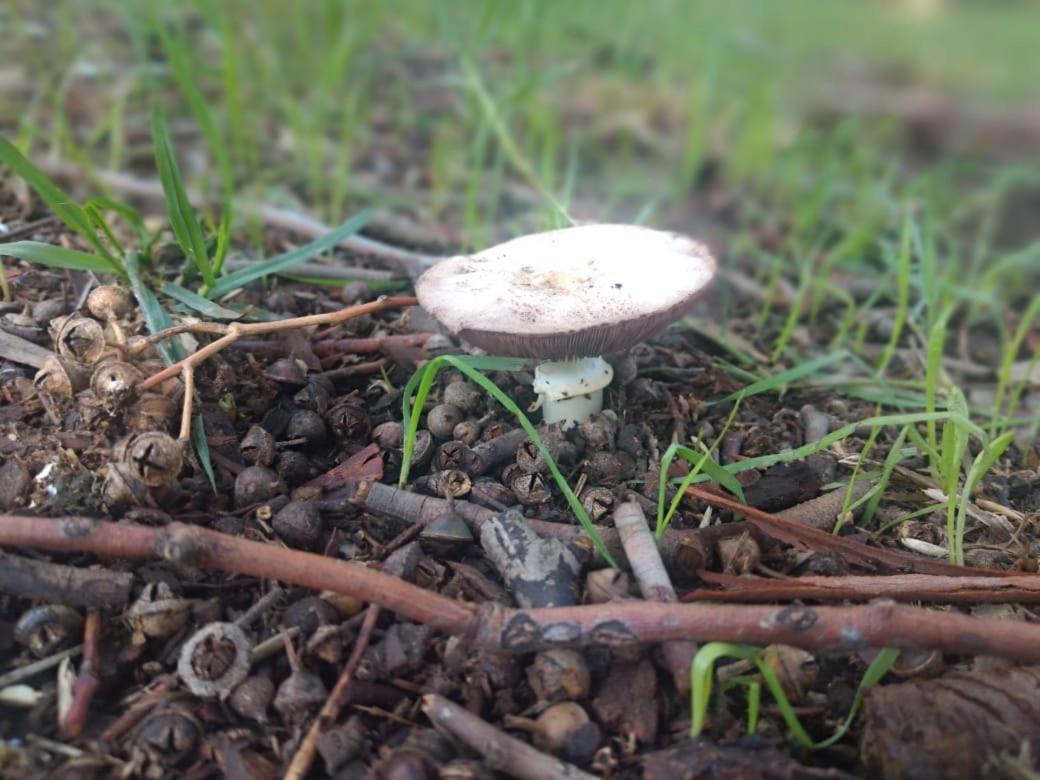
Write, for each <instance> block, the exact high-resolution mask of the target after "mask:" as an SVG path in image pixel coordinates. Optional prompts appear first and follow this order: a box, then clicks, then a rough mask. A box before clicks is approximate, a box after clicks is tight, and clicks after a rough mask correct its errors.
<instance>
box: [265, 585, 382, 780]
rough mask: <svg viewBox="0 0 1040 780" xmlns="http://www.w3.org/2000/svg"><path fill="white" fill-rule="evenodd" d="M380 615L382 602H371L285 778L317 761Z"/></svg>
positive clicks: (298, 775) (296, 776) (295, 779)
mask: <svg viewBox="0 0 1040 780" xmlns="http://www.w3.org/2000/svg"><path fill="white" fill-rule="evenodd" d="M378 619H379V607H378V605H376V604H369V605H368V610H367V611H366V612H365V620H364V622H363V623H362V624H361V630H360V631H359V632H358V638H357V640H356V641H355V642H354V648H353V650H351V652H350V658H348V659H347V663H346V664H345V665H344V667H343V671H342V672H341V673H340V675H339V679H338V680H336V685H335V686H334V687H333V689H332V692H331V693H329V697H328V698H327V699H326V700H325V704H324V705H323V706H322V708H321V712H319V713H318V717H317V718H315V719H314V723H312V724H311V727H310V729H309V730H308V731H307V735H306V736H305V737H304V738H303V741H301V742H300V747H299V748H297V750H296V755H295V756H293V760H292V763H291V764H289V768H288V769H287V770H286V772H285V776H284V780H303V778H304V777H306V776H307V772H309V771H310V768H311V763H312V762H313V761H314V752H315V751H316V750H317V747H318V737H320V736H321V734H322V732H323V731H326V730H327V729H328V728H329V726H331V725H332V724H333V723H335V722H336V719H337V718H338V717H339V713H340V710H342V709H343V705H344V704H345V703H346V701H347V694H348V693H349V692H350V683H351V682H352V681H353V679H354V672H355V671H356V670H357V667H358V664H360V663H361V657H362V656H363V655H364V654H365V650H366V649H367V648H368V644H369V642H370V641H371V640H372V631H373V630H374V629H375V627H376V620H378Z"/></svg>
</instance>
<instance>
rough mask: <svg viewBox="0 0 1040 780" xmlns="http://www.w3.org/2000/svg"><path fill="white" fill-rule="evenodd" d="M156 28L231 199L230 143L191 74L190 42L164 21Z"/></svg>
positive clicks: (225, 193)
mask: <svg viewBox="0 0 1040 780" xmlns="http://www.w3.org/2000/svg"><path fill="white" fill-rule="evenodd" d="M154 29H155V31H156V33H158V36H159V40H160V41H161V42H162V46H163V50H164V51H165V52H166V57H167V59H168V60H169V63H170V67H171V69H172V70H173V75H174V78H176V80H177V84H178V86H180V88H181V92H183V93H184V98H185V100H187V102H188V109H189V110H190V111H191V114H192V116H194V117H195V121H196V122H197V123H198V125H199V128H200V129H201V130H202V135H203V136H204V137H205V138H206V143H207V144H208V145H209V150H210V152H212V153H213V157H214V159H215V160H216V162H217V171H218V172H219V173H220V186H221V191H222V192H223V194H224V198H225V199H230V197H231V193H232V191H233V189H234V176H233V174H232V170H231V157H230V156H229V155H228V150H227V144H225V143H224V139H223V138H222V137H221V134H220V131H219V130H218V129H217V124H216V122H214V121H213V116H212V114H210V110H209V106H208V105H207V103H206V99H205V98H204V97H203V96H202V93H201V92H200V91H199V88H198V87H197V86H196V84H195V79H194V78H193V76H192V72H191V63H190V58H191V57H192V56H193V55H191V54H190V53H189V50H188V46H187V43H186V42H185V41H184V39H183V37H181V36H180V35H177V36H176V38H175V37H174V36H172V35H170V33H169V32H168V31H167V30H166V27H165V26H164V25H163V24H162V23H161V22H156V23H155V25H154Z"/></svg>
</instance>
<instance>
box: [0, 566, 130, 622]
mask: <svg viewBox="0 0 1040 780" xmlns="http://www.w3.org/2000/svg"><path fill="white" fill-rule="evenodd" d="M133 579H134V578H133V575H132V574H130V573H129V572H124V571H114V570H112V569H102V568H91V569H79V568H76V567H74V566H63V565H61V564H58V563H49V562H47V561H38V560H34V559H32V558H22V557H20V556H16V555H9V554H7V553H0V593H7V594H9V595H12V596H19V597H21V598H27V599H33V600H35V601H42V602H46V603H51V604H67V605H68V606H71V607H87V608H88V609H118V608H120V607H125V606H126V604H127V602H128V601H129V599H130V586H131V585H132V584H133Z"/></svg>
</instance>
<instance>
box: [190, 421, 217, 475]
mask: <svg viewBox="0 0 1040 780" xmlns="http://www.w3.org/2000/svg"><path fill="white" fill-rule="evenodd" d="M191 442H192V444H193V445H194V446H195V452H196V453H197V454H198V456H199V463H200V464H201V465H202V470H203V471H205V472H206V478H207V479H208V480H209V484H210V487H212V488H213V492H214V493H216V492H217V475H216V472H214V470H213V459H212V458H211V457H210V454H209V439H207V438H206V421H205V420H204V419H203V417H202V415H201V414H197V415H195V418H194V419H193V420H192V424H191Z"/></svg>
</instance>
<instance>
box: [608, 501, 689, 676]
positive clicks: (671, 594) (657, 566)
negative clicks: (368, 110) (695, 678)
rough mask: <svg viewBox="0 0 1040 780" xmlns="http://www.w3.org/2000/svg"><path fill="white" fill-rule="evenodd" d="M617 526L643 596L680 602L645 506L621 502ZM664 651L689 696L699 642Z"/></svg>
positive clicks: (676, 643)
mask: <svg viewBox="0 0 1040 780" xmlns="http://www.w3.org/2000/svg"><path fill="white" fill-rule="evenodd" d="M614 525H615V526H616V527H617V530H618V536H619V537H620V538H621V544H622V546H623V547H624V548H625V555H626V556H627V557H628V562H629V564H630V565H631V566H632V574H633V575H635V578H636V582H637V583H639V591H640V592H641V593H642V594H643V598H644V599H646V600H647V601H660V602H662V603H665V604H671V603H673V602H675V601H677V600H678V597H677V596H676V594H675V588H674V587H672V581H671V579H669V577H668V571H667V570H666V569H665V567H664V561H662V560H661V553H660V551H659V550H658V549H657V543H656V540H655V539H654V535H653V534H652V533H651V532H650V526H649V525H648V524H647V522H646V515H645V514H643V508H642V507H641V506H640V505H639V504H637V503H635V502H633V501H626V502H625V503H623V504H619V505H618V507H617V509H615V510H614ZM661 653H662V655H663V656H664V661H665V665H666V666H667V667H668V671H669V673H670V674H671V676H672V682H673V683H674V685H675V688H676V690H677V691H678V692H679V695H680V696H685V695H686V694H687V693H689V690H690V664H691V663H692V661H693V657H694V656H695V655H696V654H697V643H696V642H691V641H689V640H686V639H678V640H673V641H671V642H663V643H662V644H661Z"/></svg>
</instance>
